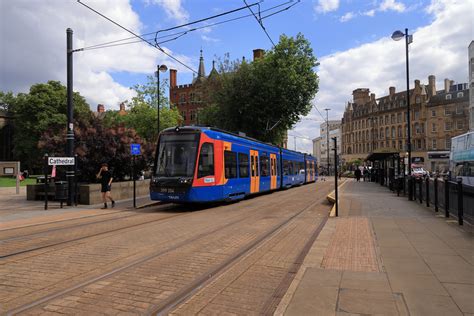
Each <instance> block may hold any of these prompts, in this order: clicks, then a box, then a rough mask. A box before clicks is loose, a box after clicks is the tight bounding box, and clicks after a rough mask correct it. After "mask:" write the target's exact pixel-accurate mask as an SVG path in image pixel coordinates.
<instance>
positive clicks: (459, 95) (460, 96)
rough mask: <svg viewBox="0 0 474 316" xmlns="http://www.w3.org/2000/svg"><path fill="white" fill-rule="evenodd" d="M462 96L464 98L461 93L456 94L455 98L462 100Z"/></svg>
mask: <svg viewBox="0 0 474 316" xmlns="http://www.w3.org/2000/svg"><path fill="white" fill-rule="evenodd" d="M463 96H464V93H463V92H458V94H457V95H456V97H457V98H462V97H463Z"/></svg>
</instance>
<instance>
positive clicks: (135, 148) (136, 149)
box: [130, 144, 141, 208]
mask: <svg viewBox="0 0 474 316" xmlns="http://www.w3.org/2000/svg"><path fill="white" fill-rule="evenodd" d="M130 154H131V155H132V179H133V208H136V207H137V183H136V178H135V156H138V155H140V154H141V148H140V144H130Z"/></svg>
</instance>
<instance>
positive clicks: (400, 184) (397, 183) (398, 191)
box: [395, 177, 402, 196]
mask: <svg viewBox="0 0 474 316" xmlns="http://www.w3.org/2000/svg"><path fill="white" fill-rule="evenodd" d="M401 180H402V178H400V177H397V179H396V182H395V183H396V185H397V196H400V187H401V186H402V181H401Z"/></svg>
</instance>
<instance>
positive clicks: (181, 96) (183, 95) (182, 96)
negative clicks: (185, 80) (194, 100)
mask: <svg viewBox="0 0 474 316" xmlns="http://www.w3.org/2000/svg"><path fill="white" fill-rule="evenodd" d="M185 102H186V93H180V94H179V103H185Z"/></svg>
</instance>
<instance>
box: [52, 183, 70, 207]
mask: <svg viewBox="0 0 474 316" xmlns="http://www.w3.org/2000/svg"><path fill="white" fill-rule="evenodd" d="M54 185H55V190H54V198H55V200H56V201H60V202H61V208H63V202H65V201H66V200H67V197H68V182H67V181H56V182H55V183H54Z"/></svg>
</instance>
